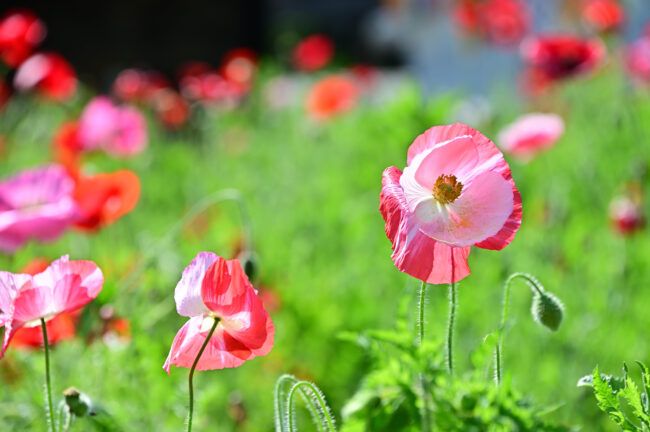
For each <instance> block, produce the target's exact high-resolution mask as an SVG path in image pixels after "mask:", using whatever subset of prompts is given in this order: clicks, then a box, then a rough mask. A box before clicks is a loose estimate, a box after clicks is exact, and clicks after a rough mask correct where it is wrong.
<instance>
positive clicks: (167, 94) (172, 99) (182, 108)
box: [153, 89, 190, 129]
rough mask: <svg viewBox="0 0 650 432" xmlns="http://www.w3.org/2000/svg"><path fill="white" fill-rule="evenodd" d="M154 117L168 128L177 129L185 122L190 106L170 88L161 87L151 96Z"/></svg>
mask: <svg viewBox="0 0 650 432" xmlns="http://www.w3.org/2000/svg"><path fill="white" fill-rule="evenodd" d="M153 108H154V111H155V113H156V118H157V119H158V121H159V122H160V123H162V124H163V125H164V126H165V127H167V128H169V129H178V128H180V127H181V126H183V125H184V124H185V122H187V119H188V118H189V116H190V106H189V105H188V103H187V102H186V101H185V99H183V97H182V96H181V95H180V94H178V93H177V92H176V91H174V90H172V89H162V90H159V91H158V92H156V94H155V97H154V98H153Z"/></svg>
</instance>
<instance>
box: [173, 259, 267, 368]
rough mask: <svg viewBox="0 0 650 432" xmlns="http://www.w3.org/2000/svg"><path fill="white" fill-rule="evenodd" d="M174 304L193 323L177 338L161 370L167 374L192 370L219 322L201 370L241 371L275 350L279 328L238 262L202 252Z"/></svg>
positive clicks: (178, 334) (190, 266)
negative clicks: (178, 369)
mask: <svg viewBox="0 0 650 432" xmlns="http://www.w3.org/2000/svg"><path fill="white" fill-rule="evenodd" d="M174 299H175V300H176V310H177V311H178V313H179V314H180V315H182V316H186V317H189V318H190V319H189V321H187V323H185V325H184V326H183V327H182V328H181V329H180V330H179V332H178V333H177V334H176V337H175V338H174V342H173V343H172V347H171V350H170V352H169V356H168V357H167V360H166V361H165V364H164V366H163V369H165V370H166V371H167V373H170V368H171V365H175V366H177V367H185V368H190V367H191V366H192V363H194V360H195V359H196V356H197V354H198V352H199V350H200V348H201V346H202V345H203V343H204V342H205V339H206V337H207V335H208V333H209V331H210V329H211V328H212V326H213V325H214V322H215V319H218V320H219V323H218V326H217V328H216V330H215V331H214V334H213V335H212V337H211V338H210V340H209V342H208V345H207V346H206V348H205V351H204V352H203V355H202V356H201V358H200V360H199V362H198V364H197V367H196V369H197V370H211V369H223V368H232V367H237V366H240V365H241V364H242V363H244V361H246V360H250V359H252V358H253V357H256V356H262V355H266V354H268V353H269V351H271V348H272V347H273V336H274V334H275V327H274V326H273V322H272V321H271V317H270V316H269V314H268V313H267V312H266V310H265V309H264V306H263V304H262V300H260V298H259V297H258V296H257V293H256V292H255V290H254V289H253V286H252V285H251V283H250V282H249V281H248V278H247V277H246V275H245V274H244V271H243V270H242V267H241V264H240V263H239V261H238V260H236V259H234V260H225V259H223V258H221V257H219V256H217V255H215V254H214V253H211V252H199V254H198V255H197V256H196V258H194V260H192V263H191V264H190V265H189V266H188V267H187V268H186V269H185V271H184V272H183V277H182V278H181V280H180V282H179V283H178V285H176V291H175V293H174Z"/></svg>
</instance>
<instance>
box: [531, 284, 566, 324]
mask: <svg viewBox="0 0 650 432" xmlns="http://www.w3.org/2000/svg"><path fill="white" fill-rule="evenodd" d="M531 313H532V314H533V318H534V319H535V321H537V322H538V323H539V324H541V325H543V326H544V327H546V328H547V329H549V330H551V331H557V329H558V328H560V324H562V318H563V317H564V305H562V302H561V301H560V299H559V298H557V297H556V296H555V295H553V294H551V293H549V292H546V291H544V292H542V293H541V294H540V293H539V292H536V293H535V295H534V297H533V305H532V308H531Z"/></svg>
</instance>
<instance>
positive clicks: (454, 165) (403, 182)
mask: <svg viewBox="0 0 650 432" xmlns="http://www.w3.org/2000/svg"><path fill="white" fill-rule="evenodd" d="M407 164H408V166H407V167H406V168H405V169H404V172H402V171H400V170H399V169H398V168H397V167H388V168H386V170H384V174H383V181H382V185H383V187H382V190H381V197H380V205H379V209H380V211H381V213H382V215H383V217H384V220H385V221H386V235H387V236H388V238H389V239H390V240H391V242H392V244H393V255H392V258H393V261H394V262H395V265H396V266H397V268H399V269H400V270H401V271H403V272H405V273H408V274H410V275H411V276H414V277H416V278H418V279H420V280H422V281H424V282H428V283H432V284H442V283H450V282H456V281H459V280H461V279H463V278H464V277H466V276H467V275H469V273H470V269H469V266H468V264H467V257H468V256H469V252H470V248H471V246H477V247H480V248H483V249H493V250H500V249H503V248H504V247H506V246H507V245H508V244H510V242H511V241H512V240H513V238H514V236H515V233H516V232H517V230H518V229H519V226H520V225H521V196H520V195H519V191H518V190H517V188H516V187H515V183H514V181H513V180H512V176H511V174H510V168H509V167H508V164H507V163H506V162H505V160H504V159H503V155H502V154H501V152H500V151H499V150H498V149H497V147H496V146H495V145H494V144H493V143H492V141H490V140H489V139H488V138H487V137H485V136H484V135H483V134H481V133H480V132H478V131H476V130H474V129H472V128H470V127H469V126H465V125H463V124H461V123H456V124H453V125H449V126H436V127H433V128H431V129H429V130H427V131H426V132H424V133H423V134H422V135H420V136H419V137H417V138H416V139H415V141H414V142H413V144H411V146H410V147H409V150H408V157H407Z"/></svg>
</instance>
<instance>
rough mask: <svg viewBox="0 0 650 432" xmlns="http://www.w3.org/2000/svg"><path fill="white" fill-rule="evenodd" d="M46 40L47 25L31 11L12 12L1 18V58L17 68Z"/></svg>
mask: <svg viewBox="0 0 650 432" xmlns="http://www.w3.org/2000/svg"><path fill="white" fill-rule="evenodd" d="M43 38H45V25H44V24H43V22H42V21H41V20H40V19H38V17H37V16H36V15H34V13H33V12H32V11H30V10H26V9H14V10H10V11H9V12H7V13H6V14H4V15H3V16H2V18H0V58H2V60H3V61H4V62H5V63H6V64H7V66H9V67H12V68H16V67H18V66H19V65H20V64H21V63H22V62H23V61H25V59H27V57H29V56H30V55H31V54H32V52H33V51H34V49H35V48H36V47H37V46H38V45H39V44H40V43H41V41H42V40H43Z"/></svg>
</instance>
